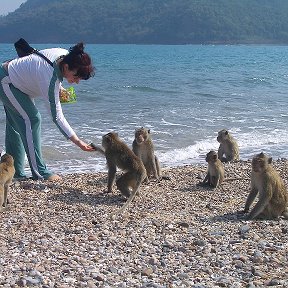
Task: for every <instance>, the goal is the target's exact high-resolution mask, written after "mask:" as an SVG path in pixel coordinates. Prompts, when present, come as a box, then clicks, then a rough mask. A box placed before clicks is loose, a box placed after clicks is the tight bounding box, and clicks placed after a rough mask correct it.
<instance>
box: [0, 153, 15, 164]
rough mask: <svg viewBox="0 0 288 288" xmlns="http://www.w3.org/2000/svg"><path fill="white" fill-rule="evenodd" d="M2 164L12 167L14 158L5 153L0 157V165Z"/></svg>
mask: <svg viewBox="0 0 288 288" xmlns="http://www.w3.org/2000/svg"><path fill="white" fill-rule="evenodd" d="M3 162H5V163H7V164H9V165H13V164H14V158H13V157H12V156H11V155H9V154H7V153H5V154H4V155H2V156H1V163H3Z"/></svg>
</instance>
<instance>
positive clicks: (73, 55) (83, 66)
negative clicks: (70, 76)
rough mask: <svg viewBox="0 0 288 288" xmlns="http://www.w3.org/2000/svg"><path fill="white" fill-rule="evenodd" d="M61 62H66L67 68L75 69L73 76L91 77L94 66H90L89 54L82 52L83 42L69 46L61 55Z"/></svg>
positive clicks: (86, 78) (85, 78)
mask: <svg viewBox="0 0 288 288" xmlns="http://www.w3.org/2000/svg"><path fill="white" fill-rule="evenodd" d="M63 64H68V67H69V70H77V72H76V74H75V76H78V77H79V78H81V79H84V80H88V79H89V78H90V77H93V76H94V74H95V72H94V70H95V68H94V67H93V66H92V61H91V58H90V56H89V55H88V54H87V53H85V52H84V44H83V43H82V42H80V43H78V44H76V45H75V46H73V47H70V49H69V53H68V54H67V55H65V56H64V57H63V60H62V62H61V64H60V65H61V67H62V65H63Z"/></svg>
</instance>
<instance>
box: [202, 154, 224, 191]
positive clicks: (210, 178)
mask: <svg viewBox="0 0 288 288" xmlns="http://www.w3.org/2000/svg"><path fill="white" fill-rule="evenodd" d="M205 160H206V162H208V170H207V175H206V177H205V179H204V180H203V182H202V185H205V184H208V185H209V186H212V187H213V188H217V187H218V186H219V185H220V184H221V183H222V182H223V180H224V167H223V164H222V162H221V161H220V160H219V159H218V155H217V153H216V152H215V151H213V150H211V151H210V152H208V153H207V154H206V159H205Z"/></svg>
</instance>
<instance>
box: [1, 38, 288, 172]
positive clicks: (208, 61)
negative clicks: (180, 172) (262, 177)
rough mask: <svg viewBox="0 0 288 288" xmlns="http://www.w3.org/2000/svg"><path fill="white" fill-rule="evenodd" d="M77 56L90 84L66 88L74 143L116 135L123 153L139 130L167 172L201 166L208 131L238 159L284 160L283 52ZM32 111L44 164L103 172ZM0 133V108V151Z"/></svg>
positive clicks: (253, 49)
mask: <svg viewBox="0 0 288 288" xmlns="http://www.w3.org/2000/svg"><path fill="white" fill-rule="evenodd" d="M33 46H34V47H35V48H38V49H43V48H49V47H63V48H69V47H70V46H71V45H67V44H62V45H60V44H59V45H51V44H47V45H44V44H41V45H39V44H37V45H36V44H35V45H33ZM0 47H1V48H0V51H1V53H0V60H1V61H4V60H5V59H10V58H13V57H15V56H16V52H15V50H14V47H13V45H12V44H0ZM86 50H87V52H88V53H89V54H90V55H91V57H92V59H93V63H94V66H95V68H96V74H95V77H93V78H91V79H89V80H87V81H84V80H83V81H81V82H80V83H79V84H78V85H76V84H75V85H73V86H74V88H75V91H76V94H77V96H78V98H77V103H74V104H63V111H64V114H65V116H66V118H67V120H68V122H69V123H70V124H71V126H72V127H73V128H74V130H75V132H76V133H77V134H78V136H79V137H80V138H82V139H83V140H84V141H87V142H94V143H95V144H98V145H100V144H101V137H102V135H104V134H105V133H107V132H109V131H116V132H117V133H118V134H119V136H120V137H121V139H123V140H124V141H125V142H126V143H127V144H128V145H129V146H131V145H132V141H133V139H134V131H135V129H136V128H138V127H141V126H144V127H147V128H149V129H150V131H151V135H152V138H153V141H154V145H155V151H156V155H157V156H158V158H159V160H160V163H161V165H162V166H163V167H175V166H182V165H187V164H204V163H205V155H206V153H207V152H209V151H210V150H212V149H214V150H217V149H218V147H219V143H218V142H217V140H216V137H217V132H218V131H219V130H221V129H223V128H225V129H228V130H229V131H230V132H231V134H232V135H233V136H234V138H235V139H236V140H237V142H238V143H239V147H240V158H241V159H243V160H247V159H251V158H252V157H253V155H254V154H256V153H259V152H261V151H263V152H265V153H267V154H269V155H270V156H272V157H273V158H274V159H277V158H288V127H287V123H288V95H287V94H288V47H287V46H265V45H216V46H215V45H167V46H165V45H96V44H93V45H92V44H87V45H86ZM63 85H64V86H66V87H69V86H70V84H68V83H67V82H65V81H64V82H63ZM36 105H37V107H39V110H40V111H41V114H42V121H43V123H42V145H43V154H44V158H45V160H46V163H47V166H48V167H49V168H50V169H51V170H52V171H53V172H57V173H74V172H76V173H81V172H91V173H94V172H98V171H106V165H105V159H104V158H103V156H101V155H100V154H98V153H95V152H92V153H88V152H83V151H81V150H80V149H79V148H78V147H77V146H75V145H74V144H73V143H72V142H70V141H69V140H66V139H65V138H64V137H63V136H62V134H61V133H60V132H59V131H58V130H57V128H56V125H55V124H54V123H53V122H52V120H51V117H50V116H49V114H48V113H47V111H46V110H45V108H44V105H43V103H42V102H41V101H36ZM4 134H5V115H4V110H3V107H2V105H0V149H1V147H2V149H5V146H4ZM27 171H29V169H28V167H27Z"/></svg>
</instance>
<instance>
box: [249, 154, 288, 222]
mask: <svg viewBox="0 0 288 288" xmlns="http://www.w3.org/2000/svg"><path fill="white" fill-rule="evenodd" d="M271 162H272V158H269V157H267V156H266V155H265V154H264V153H263V152H261V153H260V154H258V155H256V156H254V157H253V159H252V173H251V191H250V193H249V195H248V197H247V200H246V204H245V209H244V213H247V212H248V211H249V208H250V206H251V204H252V202H253V201H254V199H255V197H256V196H257V194H258V198H259V201H258V202H257V203H256V205H255V206H254V208H253V209H252V210H251V212H250V213H249V214H248V216H247V220H251V219H255V218H259V219H273V218H277V217H278V216H281V215H282V216H284V217H285V218H286V219H288V208H287V206H288V193H287V190H286V188H285V185H284V182H283V180H282V179H281V177H280V175H279V174H278V172H277V171H276V170H275V169H274V168H273V167H272V165H271Z"/></svg>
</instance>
